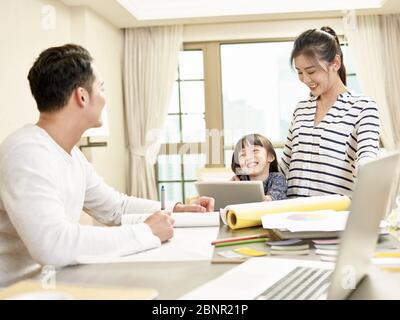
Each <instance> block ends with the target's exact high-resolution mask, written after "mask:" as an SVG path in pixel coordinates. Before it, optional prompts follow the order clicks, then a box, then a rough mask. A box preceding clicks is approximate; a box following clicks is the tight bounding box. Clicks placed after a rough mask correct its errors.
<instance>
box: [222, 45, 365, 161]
mask: <svg viewBox="0 0 400 320" xmlns="http://www.w3.org/2000/svg"><path fill="white" fill-rule="evenodd" d="M292 48H293V41H281V42H260V43H240V44H222V45H221V73H222V93H223V114H224V119H223V122H224V139H225V143H224V153H225V165H227V166H229V165H230V161H231V158H232V153H233V149H234V146H235V144H236V142H237V141H238V140H239V139H240V138H241V137H242V136H244V135H246V134H250V133H260V134H262V135H264V136H265V137H267V138H268V139H269V140H270V141H271V142H272V144H273V145H274V147H275V150H276V152H277V156H278V158H280V156H281V153H282V151H283V145H284V143H285V142H286V136H287V132H288V129H289V126H290V122H291V120H292V114H293V110H294V108H295V106H296V103H297V102H298V101H300V100H302V99H304V98H305V97H307V96H308V94H309V90H308V89H307V88H306V87H305V86H304V85H302V84H301V83H300V82H299V80H298V77H297V74H296V72H294V70H293V69H292V67H291V64H290V61H289V59H290V54H291V50H292ZM342 48H343V55H344V61H345V65H346V68H347V73H348V74H347V78H348V85H349V87H350V88H352V89H354V90H355V91H359V85H358V82H357V78H356V74H355V72H354V68H353V64H352V63H351V60H350V57H349V55H348V53H347V45H343V46H342Z"/></svg>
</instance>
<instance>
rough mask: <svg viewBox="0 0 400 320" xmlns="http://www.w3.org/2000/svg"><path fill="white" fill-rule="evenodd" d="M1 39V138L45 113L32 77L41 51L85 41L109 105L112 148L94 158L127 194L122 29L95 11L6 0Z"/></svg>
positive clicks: (0, 11) (0, 8)
mask: <svg viewBox="0 0 400 320" xmlns="http://www.w3.org/2000/svg"><path fill="white" fill-rule="evenodd" d="M53 9H54V10H53ZM54 13H55V16H54V15H53V14H54ZM53 17H55V19H53ZM52 22H55V25H53V24H52ZM0 39H1V50H0V70H1V72H0V95H1V103H0V142H1V141H2V140H3V139H4V138H5V137H6V136H7V135H9V134H10V133H12V132H13V131H14V130H16V129H18V128H19V127H21V126H23V125H24V124H26V123H35V122H36V121H37V118H38V115H39V114H38V112H37V110H36V104H35V101H34V99H33V98H32V96H31V94H30V91H29V85H28V81H27V80H26V77H27V74H28V71H29V69H30V67H31V66H32V63H33V62H34V60H35V59H36V57H37V56H38V55H39V53H40V52H41V51H42V50H44V49H46V48H48V47H51V46H57V45H62V44H65V43H69V42H75V43H78V44H81V45H83V46H84V47H86V48H87V49H88V50H89V51H90V52H91V54H92V56H93V57H94V58H95V63H96V64H97V67H98V68H99V70H100V72H101V74H102V76H103V79H104V81H105V84H106V94H107V96H108V107H109V108H108V117H109V127H110V136H109V137H108V139H107V141H108V147H105V148H94V149H92V150H89V153H90V154H89V156H90V158H91V161H92V163H93V164H94V166H95V168H96V170H97V172H98V173H99V174H100V175H101V176H103V177H104V179H105V181H106V182H107V183H109V184H110V185H111V186H113V187H114V188H116V189H117V190H119V191H122V192H125V190H126V188H125V184H126V181H125V180H126V179H125V170H124V168H125V147H124V146H125V136H124V130H123V126H124V125H123V96H122V71H121V61H122V59H121V55H122V46H123V32H122V30H120V29H118V28H116V27H115V26H113V25H111V24H110V23H109V22H107V21H106V20H104V19H103V18H101V17H99V16H97V15H96V14H94V13H93V12H92V11H90V10H89V9H85V8H79V7H78V8H73V7H68V6H65V5H64V4H62V3H61V2H60V1H55V0H1V1H0Z"/></svg>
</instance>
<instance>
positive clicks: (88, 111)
mask: <svg viewBox="0 0 400 320" xmlns="http://www.w3.org/2000/svg"><path fill="white" fill-rule="evenodd" d="M28 80H29V83H30V88H31V92H32V94H33V96H34V98H35V100H36V103H37V106H38V109H39V112H40V118H39V121H38V123H37V124H36V125H26V126H24V127H23V128H21V129H19V130H18V131H16V132H15V133H13V134H12V135H11V136H9V137H8V138H7V139H6V140H5V141H4V142H3V143H2V145H1V146H0V284H1V283H3V284H4V283H7V282H10V281H13V280H15V279H17V278H19V277H21V276H22V275H25V274H27V273H29V272H32V271H34V270H37V268H38V263H39V264H42V265H53V266H55V267H63V266H67V265H72V264H76V263H78V262H79V258H80V257H84V256H86V257H87V256H93V255H103V254H124V255H126V254H132V253H136V252H139V251H143V250H147V249H151V248H155V247H158V246H160V245H161V243H162V242H164V241H167V240H168V239H170V238H171V237H172V236H173V222H174V221H173V219H172V218H171V217H170V216H169V215H168V214H166V213H164V212H161V211H158V210H159V209H160V204H159V202H156V201H150V200H145V199H138V198H134V197H129V196H127V195H124V194H121V193H119V192H117V191H115V190H113V189H112V188H111V187H109V186H107V185H106V184H105V183H104V182H103V180H102V179H101V178H100V177H99V176H98V175H97V174H96V173H95V171H94V169H93V167H92V166H91V165H90V164H89V162H88V161H87V160H86V159H85V157H84V156H83V154H82V153H81V152H80V151H79V149H78V148H76V147H75V145H76V144H77V143H78V141H79V140H80V138H81V136H82V134H83V132H84V131H86V130H87V129H89V128H92V127H98V126H101V120H100V117H101V112H102V109H103V107H104V105H105V96H104V89H103V83H102V81H101V79H100V76H99V73H98V72H97V70H96V68H95V67H94V65H93V64H92V58H91V56H90V54H89V52H88V51H86V50H85V49H84V48H82V47H80V46H77V45H65V46H62V47H56V48H50V49H47V50H45V51H44V52H42V53H41V54H40V56H39V58H38V59H37V60H36V62H35V63H34V65H33V67H32V68H31V70H30V72H29V75H28ZM213 207H214V200H213V199H210V198H206V197H202V198H199V200H198V203H197V204H195V205H190V206H185V205H183V204H180V203H172V204H169V208H168V207H167V210H168V209H169V210H170V211H174V212H182V211H201V212H205V211H212V210H213V209H214V208H213ZM83 208H84V209H85V211H86V212H87V213H88V214H90V215H91V216H92V217H93V218H95V219H96V220H98V221H100V222H102V223H104V224H107V225H110V226H115V227H111V228H105V227H95V226H81V225H79V218H80V215H81V212H82V209H83ZM125 213H154V214H152V215H151V216H150V217H149V218H148V219H147V220H145V221H144V223H140V224H137V225H124V226H121V225H120V224H121V215H122V214H125Z"/></svg>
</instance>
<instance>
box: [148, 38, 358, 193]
mask: <svg viewBox="0 0 400 320" xmlns="http://www.w3.org/2000/svg"><path fill="white" fill-rule="evenodd" d="M339 39H340V42H341V45H342V46H343V45H347V42H346V41H345V39H344V37H343V36H341V35H339ZM294 40H295V38H294V37H279V38H260V39H246V40H216V41H205V42H188V43H184V44H183V50H184V51H186V50H202V52H203V64H204V65H203V68H204V101H205V110H204V115H205V125H206V128H205V129H206V132H209V131H211V130H213V129H215V130H218V131H217V132H219V133H222V132H224V118H223V97H222V74H221V46H222V45H227V44H228V45H229V44H254V43H267V42H289V41H292V42H293V41H294ZM347 76H356V73H351V74H350V73H348V74H347ZM179 99H180V98H179ZM179 110H180V111H181V106H179ZM180 114H181V115H180V126H181V128H182V113H180ZM180 135H181V141H182V140H183V139H182V132H180ZM271 142H272V143H273V146H274V148H278V149H283V147H284V145H285V143H286V141H271ZM182 148H187V149H189V152H187V154H204V153H202V152H201V151H206V153H205V156H206V164H205V166H206V168H222V167H225V160H226V159H225V151H227V150H233V149H234V145H225V141H224V137H223V136H221V135H220V136H219V150H218V154H215V155H214V154H213V150H212V143H211V137H210V136H209V135H206V142H192V143H182V142H180V143H163V144H162V145H161V149H160V153H159V154H160V155H173V154H175V155H180V156H181V180H174V181H172V180H158V164H157V163H156V165H155V170H156V179H157V185H160V184H161V183H173V182H175V183H181V184H182V196H183V200H184V201H185V200H186V195H185V183H187V182H189V183H190V182H195V181H196V180H185V174H184V163H183V154H180V152H179V151H180V150H182ZM171 149H172V150H173V151H178V152H177V153H169V151H170V150H171ZM192 150H195V151H196V150H198V151H200V152H190V151H192ZM214 157H215V158H216V159H214ZM216 160H217V161H216ZM215 162H218V163H215Z"/></svg>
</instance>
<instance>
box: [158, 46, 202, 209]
mask: <svg viewBox="0 0 400 320" xmlns="http://www.w3.org/2000/svg"><path fill="white" fill-rule="evenodd" d="M204 115H205V100H204V72H203V51H202V50H190V51H182V52H181V53H180V55H179V67H178V72H177V76H176V80H175V83H174V87H173V93H172V98H171V104H170V109H169V112H168V116H167V124H166V128H165V132H164V135H163V138H162V143H163V147H162V152H161V154H160V155H159V157H158V162H157V180H158V186H159V190H160V187H161V185H164V186H165V188H166V190H167V192H166V197H167V199H166V200H169V201H172V200H180V201H184V200H185V199H187V198H188V197H191V196H194V195H196V190H195V187H194V182H195V181H196V180H197V174H196V170H197V167H198V166H204V165H205V154H204V153H203V154H201V153H196V150H197V151H201V148H199V146H198V144H203V143H204V142H205V139H206V126H205V118H204Z"/></svg>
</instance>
